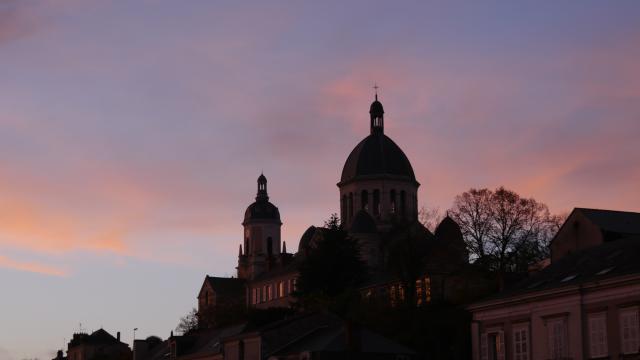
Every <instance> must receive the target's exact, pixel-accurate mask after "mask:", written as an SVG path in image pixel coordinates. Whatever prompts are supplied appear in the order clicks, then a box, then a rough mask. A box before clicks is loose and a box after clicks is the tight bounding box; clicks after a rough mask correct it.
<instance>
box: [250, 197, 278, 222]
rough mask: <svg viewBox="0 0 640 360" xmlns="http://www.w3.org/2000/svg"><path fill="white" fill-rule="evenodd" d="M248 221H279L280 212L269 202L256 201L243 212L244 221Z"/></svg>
mask: <svg viewBox="0 0 640 360" xmlns="http://www.w3.org/2000/svg"><path fill="white" fill-rule="evenodd" d="M249 220H278V221H280V211H279V210H278V207H276V206H275V205H273V204H272V203H270V202H269V201H256V202H254V203H253V204H251V205H249V207H247V210H246V211H245V212H244V221H245V222H246V221H249Z"/></svg>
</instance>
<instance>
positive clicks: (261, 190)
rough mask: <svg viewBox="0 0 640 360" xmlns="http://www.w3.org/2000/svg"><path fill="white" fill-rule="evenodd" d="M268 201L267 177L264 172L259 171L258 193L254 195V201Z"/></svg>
mask: <svg viewBox="0 0 640 360" xmlns="http://www.w3.org/2000/svg"><path fill="white" fill-rule="evenodd" d="M261 200H263V201H269V195H268V194H267V177H266V176H264V173H260V176H259V177H258V194H257V195H256V201H261Z"/></svg>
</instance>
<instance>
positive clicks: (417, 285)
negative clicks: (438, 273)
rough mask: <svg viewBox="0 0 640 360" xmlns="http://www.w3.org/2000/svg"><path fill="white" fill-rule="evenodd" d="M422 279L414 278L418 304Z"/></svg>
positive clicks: (420, 298)
mask: <svg viewBox="0 0 640 360" xmlns="http://www.w3.org/2000/svg"><path fill="white" fill-rule="evenodd" d="M422 293H423V292H422V280H420V279H418V280H416V301H417V304H418V305H421V304H422Z"/></svg>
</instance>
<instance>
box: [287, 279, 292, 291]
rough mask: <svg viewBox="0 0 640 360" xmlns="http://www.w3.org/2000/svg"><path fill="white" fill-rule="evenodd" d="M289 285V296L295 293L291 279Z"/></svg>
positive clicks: (288, 281)
mask: <svg viewBox="0 0 640 360" xmlns="http://www.w3.org/2000/svg"><path fill="white" fill-rule="evenodd" d="M287 283H288V284H287V285H288V287H289V294H291V293H292V292H293V280H292V279H289V280H287Z"/></svg>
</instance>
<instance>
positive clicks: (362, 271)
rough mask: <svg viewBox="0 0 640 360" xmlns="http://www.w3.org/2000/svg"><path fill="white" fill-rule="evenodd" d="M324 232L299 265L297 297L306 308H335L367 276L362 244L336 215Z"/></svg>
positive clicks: (326, 224)
mask: <svg viewBox="0 0 640 360" xmlns="http://www.w3.org/2000/svg"><path fill="white" fill-rule="evenodd" d="M321 231H322V239H321V240H319V241H317V243H315V244H313V246H312V248H311V249H310V251H309V253H308V254H306V256H305V257H304V258H303V259H302V261H301V263H300V265H299V269H298V270H299V274H300V276H299V278H298V282H297V291H296V293H295V295H296V296H297V297H298V298H299V300H300V302H301V305H302V306H307V307H317V306H321V307H324V306H331V304H332V303H334V304H335V302H336V301H337V300H338V299H339V298H341V297H343V296H345V294H347V293H349V292H350V291H353V290H354V289H356V287H357V286H358V285H359V284H361V283H362V282H363V281H364V279H365V277H366V265H365V263H364V262H363V261H362V260H361V258H360V248H359V246H358V243H357V241H356V240H354V239H352V238H350V237H349V236H348V235H347V232H346V231H344V230H343V229H342V228H341V227H340V222H339V219H338V217H337V215H336V214H333V215H332V216H331V218H330V219H329V220H327V221H326V222H325V228H323V229H322V230H321Z"/></svg>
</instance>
